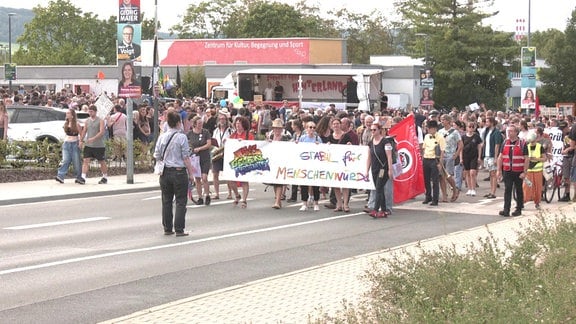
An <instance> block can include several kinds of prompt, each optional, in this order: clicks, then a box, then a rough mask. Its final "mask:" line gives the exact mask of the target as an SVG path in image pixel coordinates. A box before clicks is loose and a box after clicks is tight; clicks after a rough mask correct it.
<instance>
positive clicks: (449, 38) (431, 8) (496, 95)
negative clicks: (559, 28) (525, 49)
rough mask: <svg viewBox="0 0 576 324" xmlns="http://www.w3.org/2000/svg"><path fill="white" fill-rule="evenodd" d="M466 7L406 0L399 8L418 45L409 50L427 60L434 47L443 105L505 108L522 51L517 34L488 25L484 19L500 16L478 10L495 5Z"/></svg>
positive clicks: (450, 0) (448, 0)
mask: <svg viewBox="0 0 576 324" xmlns="http://www.w3.org/2000/svg"><path fill="white" fill-rule="evenodd" d="M460 2H461V1H458V0H427V1H420V0H406V1H402V2H399V3H397V8H398V10H399V12H400V13H401V14H402V24H401V25H402V26H403V28H404V30H405V31H407V32H408V33H411V34H412V35H414V38H413V44H414V45H412V46H409V48H408V50H409V52H411V53H412V56H413V57H424V56H425V55H426V53H425V51H424V50H423V47H424V46H425V45H426V44H425V42H427V43H428V57H429V59H430V61H429V65H430V67H432V68H433V69H434V73H435V87H434V98H435V102H436V103H437V104H440V105H442V106H448V107H450V106H457V107H464V106H465V105H468V104H470V103H472V102H483V103H486V105H487V106H488V107H490V108H493V109H494V108H496V109H499V108H504V106H505V97H504V94H505V91H506V89H508V88H509V87H510V85H511V84H510V80H509V79H508V70H509V69H508V66H509V65H510V64H511V63H512V62H513V61H515V60H517V57H518V53H519V52H520V50H519V47H518V45H517V44H516V43H514V41H513V39H512V33H502V32H497V31H494V30H492V28H490V27H486V26H483V25H482V20H483V19H485V18H488V17H491V16H493V15H494V14H495V13H486V12H481V11H479V10H478V9H477V8H478V7H477V6H479V5H483V6H482V7H486V8H488V7H490V6H491V5H492V4H493V0H469V1H466V2H465V3H460ZM417 33H421V34H424V35H425V36H424V37H423V38H424V39H422V37H418V36H415V34H417ZM423 40H424V42H423ZM423 43H424V44H423ZM423 45H424V46H423Z"/></svg>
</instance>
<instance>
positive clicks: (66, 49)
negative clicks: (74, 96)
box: [14, 0, 116, 65]
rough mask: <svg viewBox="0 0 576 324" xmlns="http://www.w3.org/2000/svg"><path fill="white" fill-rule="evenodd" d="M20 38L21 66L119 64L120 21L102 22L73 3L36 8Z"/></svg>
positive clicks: (61, 1) (18, 57) (17, 59)
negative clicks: (118, 36) (117, 27)
mask: <svg viewBox="0 0 576 324" xmlns="http://www.w3.org/2000/svg"><path fill="white" fill-rule="evenodd" d="M33 11H34V14H35V17H34V19H32V21H30V23H29V24H27V25H26V30H25V31H24V33H23V34H22V35H21V36H20V37H19V38H18V40H17V41H18V43H19V45H20V48H19V49H18V51H17V52H16V53H15V55H14V61H15V62H17V63H18V64H21V65H84V64H115V63H116V52H115V35H116V18H115V17H110V18H109V19H108V20H99V19H98V17H97V16H94V15H93V14H92V13H82V11H81V10H80V9H78V8H76V7H75V6H74V5H72V3H70V1H69V0H56V1H50V2H49V3H48V6H47V7H41V6H39V5H38V6H36V7H35V8H34V9H33Z"/></svg>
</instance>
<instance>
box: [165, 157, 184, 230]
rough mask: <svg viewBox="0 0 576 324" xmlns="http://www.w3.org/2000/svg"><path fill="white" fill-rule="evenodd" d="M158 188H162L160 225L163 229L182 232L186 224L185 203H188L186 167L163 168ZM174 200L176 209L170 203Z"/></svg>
mask: <svg viewBox="0 0 576 324" xmlns="http://www.w3.org/2000/svg"><path fill="white" fill-rule="evenodd" d="M160 189H161V190H162V225H163V226H164V231H166V232H170V231H172V229H174V230H175V231H176V233H178V232H184V228H185V226H186V204H187V203H188V173H187V172H186V168H184V167H182V168H177V169H176V168H168V167H166V168H164V173H163V174H162V175H161V176H160ZM174 200H175V201H176V211H175V212H173V210H172V204H173V201H174Z"/></svg>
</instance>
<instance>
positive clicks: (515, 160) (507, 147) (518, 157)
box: [502, 139, 524, 172]
mask: <svg viewBox="0 0 576 324" xmlns="http://www.w3.org/2000/svg"><path fill="white" fill-rule="evenodd" d="M521 142H522V140H521V139H517V140H516V142H515V143H514V144H512V142H510V140H508V139H507V140H506V141H504V144H503V148H502V169H503V170H504V171H512V172H524V155H523V154H522V151H523V150H522V148H523V145H521V144H523V143H521ZM510 152H512V158H510Z"/></svg>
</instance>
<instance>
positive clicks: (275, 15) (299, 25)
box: [241, 1, 310, 38]
mask: <svg viewBox="0 0 576 324" xmlns="http://www.w3.org/2000/svg"><path fill="white" fill-rule="evenodd" d="M307 22H309V21H305V20H304V17H303V16H302V14H301V13H300V12H298V11H297V10H296V9H295V8H294V7H292V6H290V5H288V4H284V3H277V2H272V3H267V2H263V1H259V2H256V3H254V4H253V5H251V6H250V7H249V9H248V15H247V17H246V19H245V20H244V22H243V26H241V33H242V35H243V37H247V38H257V37H258V38H274V37H305V36H310V34H309V32H310V31H309V30H308V28H307V27H309V26H308V25H307Z"/></svg>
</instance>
